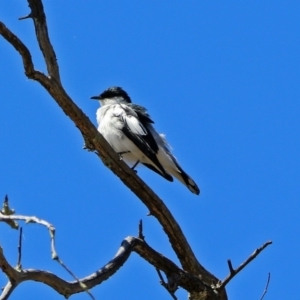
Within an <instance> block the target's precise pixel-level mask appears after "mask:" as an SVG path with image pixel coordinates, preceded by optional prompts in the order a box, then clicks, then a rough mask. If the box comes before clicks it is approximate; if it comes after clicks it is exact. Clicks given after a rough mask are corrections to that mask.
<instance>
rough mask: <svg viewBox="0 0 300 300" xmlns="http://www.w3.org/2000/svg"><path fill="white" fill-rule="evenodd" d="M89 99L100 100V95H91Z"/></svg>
mask: <svg viewBox="0 0 300 300" xmlns="http://www.w3.org/2000/svg"><path fill="white" fill-rule="evenodd" d="M90 99H93V100H100V96H93V97H91V98H90Z"/></svg>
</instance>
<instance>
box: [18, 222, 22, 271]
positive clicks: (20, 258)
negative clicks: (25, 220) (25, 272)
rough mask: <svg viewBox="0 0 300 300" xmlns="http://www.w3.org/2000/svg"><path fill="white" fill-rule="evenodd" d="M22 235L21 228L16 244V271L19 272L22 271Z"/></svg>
mask: <svg viewBox="0 0 300 300" xmlns="http://www.w3.org/2000/svg"><path fill="white" fill-rule="evenodd" d="M22 233H23V228H22V227H20V233H19V244H18V262H17V270H21V269H22V265H21V260H22Z"/></svg>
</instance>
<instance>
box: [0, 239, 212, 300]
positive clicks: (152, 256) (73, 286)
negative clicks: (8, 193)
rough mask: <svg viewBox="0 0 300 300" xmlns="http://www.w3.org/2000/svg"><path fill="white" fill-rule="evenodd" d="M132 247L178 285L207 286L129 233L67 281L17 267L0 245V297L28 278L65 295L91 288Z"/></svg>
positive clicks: (0, 299)
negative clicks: (94, 267)
mask: <svg viewBox="0 0 300 300" xmlns="http://www.w3.org/2000/svg"><path fill="white" fill-rule="evenodd" d="M132 251H134V252H136V253H138V254H139V255H140V256H141V257H143V258H144V259H146V260H147V261H148V262H149V263H150V264H152V265H153V266H154V267H155V268H158V269H160V270H162V271H163V272H164V273H166V275H167V277H168V274H172V275H173V276H174V274H176V276H177V277H178V282H177V283H178V285H179V286H181V287H183V288H184V289H187V290H189V289H192V290H196V291H200V290H202V289H203V288H209V287H208V286H206V285H205V284H204V283H203V282H202V281H201V280H200V279H199V277H197V276H191V275H189V274H188V273H186V272H185V271H183V270H182V269H180V268H179V267H177V266H176V265H175V264H174V263H173V262H172V261H171V260H169V259H168V258H166V257H164V256H163V255H162V254H160V253H158V252H156V251H155V250H154V249H152V248H151V247H150V246H149V245H148V244H147V243H146V242H145V241H143V240H142V239H139V238H135V237H131V236H129V237H127V238H125V239H124V240H123V242H122V244H121V247H120V248H119V250H118V252H117V254H116V255H115V257H114V258H113V259H112V260H110V261H109V262H108V263H107V264H106V265H105V266H103V267H102V268H101V269H99V270H98V271H96V272H95V273H93V274H91V275H89V276H86V277H84V278H82V279H78V280H76V281H71V282H69V281H65V280H64V279H62V278H60V277H58V276H56V275H55V274H52V273H50V272H48V271H42V270H35V269H23V270H19V271H17V270H16V269H14V268H13V267H12V266H11V265H10V264H9V263H8V262H7V260H6V258H5V256H4V253H3V250H2V248H1V247H0V268H1V269H2V271H3V272H4V273H5V274H6V275H7V277H8V279H9V283H8V284H7V285H6V287H5V288H4V290H3V292H2V295H1V297H0V300H4V299H8V296H9V295H10V294H11V292H12V291H13V289H14V288H15V287H16V286H17V285H18V284H20V283H21V282H23V281H29V280H32V281H38V282H42V283H44V284H46V285H48V286H50V287H51V288H53V289H54V290H56V291H57V292H58V293H59V294H61V295H63V296H65V297H69V296H71V295H73V294H76V293H80V292H84V291H87V289H91V288H93V287H94V286H96V285H98V284H101V283H102V282H103V281H105V280H107V279H108V278H109V277H111V276H112V275H113V274H115V273H116V272H117V271H118V270H119V268H120V267H121V266H123V264H124V263H125V262H126V260H127V259H128V258H129V256H130V254H131V252H132Z"/></svg>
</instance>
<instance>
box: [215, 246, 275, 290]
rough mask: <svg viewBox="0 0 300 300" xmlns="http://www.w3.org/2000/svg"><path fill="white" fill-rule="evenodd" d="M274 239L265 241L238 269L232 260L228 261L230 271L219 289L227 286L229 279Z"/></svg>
mask: <svg viewBox="0 0 300 300" xmlns="http://www.w3.org/2000/svg"><path fill="white" fill-rule="evenodd" d="M271 244H272V241H268V242H266V243H264V244H263V245H262V246H261V247H260V248H257V249H256V250H255V251H254V252H253V253H252V254H251V255H250V256H249V257H248V258H247V259H246V260H245V261H244V262H243V263H242V264H240V266H239V267H238V268H236V269H234V268H233V267H232V264H231V260H230V259H229V260H228V261H227V263H228V267H229V271H230V273H229V274H228V275H227V277H226V278H225V279H224V280H223V281H222V282H221V283H219V284H218V285H217V289H218V290H220V289H222V288H225V286H226V285H227V284H228V283H229V281H230V280H231V279H232V278H233V277H234V276H235V275H236V274H238V273H239V272H240V271H242V270H243V269H244V268H245V267H246V266H247V265H248V264H249V263H250V262H251V261H252V260H253V259H254V258H255V257H256V256H258V254H259V253H260V252H262V251H263V250H264V249H265V248H266V247H267V246H269V245H271Z"/></svg>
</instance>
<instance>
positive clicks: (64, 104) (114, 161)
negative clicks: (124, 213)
mask: <svg viewBox="0 0 300 300" xmlns="http://www.w3.org/2000/svg"><path fill="white" fill-rule="evenodd" d="M37 1H38V0H35V2H37ZM37 7H38V6H37ZM35 22H38V19H37V20H35ZM46 30H47V27H44V28H43V31H46ZM0 34H1V35H3V36H4V38H6V39H7V41H8V42H9V43H11V44H12V45H13V46H14V48H15V49H16V50H17V51H18V52H19V53H20V55H21V56H22V58H23V64H24V68H25V73H26V75H27V76H28V77H29V78H31V79H34V80H37V81H38V82H39V83H40V84H41V85H42V86H43V87H44V88H45V89H46V90H47V91H48V92H49V94H50V95H51V96H52V97H53V98H54V99H55V101H56V102H57V103H58V105H59V106H60V107H61V108H62V110H63V111H64V112H65V114H66V115H68V116H69V117H70V119H71V120H72V121H73V122H74V123H75V125H76V127H77V128H79V130H80V131H81V133H82V135H83V137H84V139H85V140H86V141H89V144H90V145H92V146H93V148H94V149H95V150H96V154H97V155H98V156H99V157H100V158H101V160H102V161H103V163H104V164H105V165H106V166H107V167H109V168H110V169H111V170H112V171H113V172H114V173H115V174H116V175H117V176H118V177H119V178H120V179H121V180H122V182H123V183H124V184H125V185H126V186H127V187H128V188H129V189H131V190H132V191H133V193H134V194H135V195H136V196H137V197H138V198H139V199H140V200H141V201H142V202H143V203H144V204H145V205H146V206H147V207H148V209H149V211H150V213H151V215H153V216H155V217H156V218H157V219H158V221H159V222H160V224H161V225H162V227H163V229H164V231H165V233H166V234H167V235H168V237H169V241H170V243H171V245H172V247H173V249H174V251H175V253H176V254H177V257H178V259H179V261H180V262H181V265H182V267H183V268H184V270H186V271H188V272H189V273H191V274H195V275H196V274H198V275H199V274H200V275H201V277H202V279H203V280H205V281H206V282H207V283H211V282H215V281H217V279H216V278H215V277H214V276H213V275H212V274H211V273H210V272H209V271H207V270H206V269H205V268H204V267H203V266H201V264H200V263H199V262H198V260H197V259H196V256H195V255H194V253H193V251H192V249H191V247H190V245H189V244H188V242H187V240H186V238H185V236H184V234H183V232H182V230H181V228H180V227H179V225H178V223H177V222H176V220H175V219H174V217H173V216H172V214H171V213H170V211H169V210H168V208H167V207H166V206H165V204H164V203H163V201H162V200H161V199H160V198H159V197H158V196H157V195H156V194H155V193H154V192H153V191H152V190H151V189H150V188H149V187H148V186H147V185H146V184H145V183H144V182H143V181H142V180H141V179H140V178H139V177H138V176H137V175H136V174H135V172H133V171H132V170H131V169H130V168H129V167H128V166H127V165H126V164H125V163H124V162H123V161H120V160H119V157H118V155H117V154H116V153H115V152H114V151H113V149H112V148H111V147H110V145H109V144H108V143H107V141H106V140H105V139H104V138H103V136H102V135H101V134H100V133H99V132H98V131H97V129H96V128H95V126H94V125H93V124H92V123H91V121H90V120H89V118H88V117H87V116H86V115H85V114H84V113H83V112H82V111H81V110H80V109H79V108H78V107H77V105H76V104H75V103H74V102H73V101H72V100H71V98H70V97H69V96H68V95H67V93H66V92H65V90H64V89H63V88H62V86H61V85H60V84H59V83H58V82H57V81H56V80H54V79H53V78H47V77H46V76H45V75H44V74H42V73H40V72H38V71H35V70H34V68H33V64H32V61H31V56H30V53H29V51H28V49H27V48H26V46H25V45H24V44H23V43H22V42H21V41H20V40H19V39H18V38H17V37H16V36H15V35H14V34H13V33H12V32H11V31H9V29H8V28H7V27H5V25H4V24H3V23H1V22H0ZM37 38H39V36H37ZM45 58H46V57H45ZM49 63H51V62H49Z"/></svg>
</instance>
